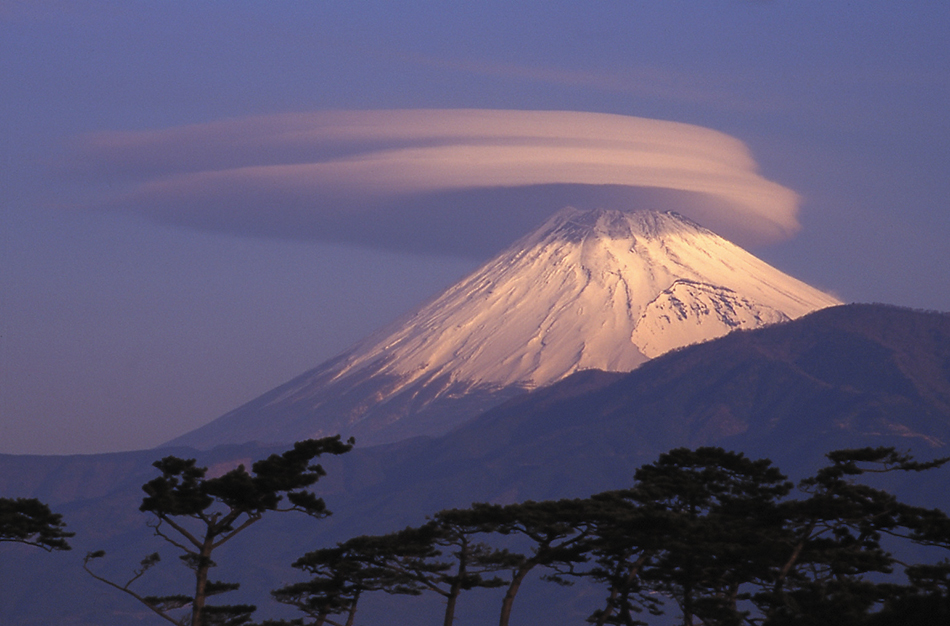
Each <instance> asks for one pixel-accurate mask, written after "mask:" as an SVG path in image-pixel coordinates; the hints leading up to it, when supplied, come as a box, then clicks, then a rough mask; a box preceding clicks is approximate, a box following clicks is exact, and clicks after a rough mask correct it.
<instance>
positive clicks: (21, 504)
mask: <svg viewBox="0 0 950 626" xmlns="http://www.w3.org/2000/svg"><path fill="white" fill-rule="evenodd" d="M65 527H66V524H64V523H63V516H62V515H60V514H58V513H53V512H52V511H50V508H49V506H47V505H46V504H44V503H42V502H40V501H39V500H37V499H35V498H15V499H14V498H0V542H13V543H22V544H25V545H28V546H34V547H37V548H42V549H44V550H46V551H47V552H51V551H53V550H70V549H71V547H70V545H69V543H68V542H67V541H66V539H68V538H69V537H72V536H74V535H75V533H71V532H66V531H65V530H64V529H65Z"/></svg>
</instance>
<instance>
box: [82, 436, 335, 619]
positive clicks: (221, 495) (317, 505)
mask: <svg viewBox="0 0 950 626" xmlns="http://www.w3.org/2000/svg"><path fill="white" fill-rule="evenodd" d="M352 445H353V441H352V439H351V440H350V441H349V442H347V443H343V442H342V441H340V437H339V436H336V437H327V438H324V439H309V440H306V441H300V442H297V443H295V444H294V447H293V449H291V450H288V451H287V452H284V453H283V454H280V455H278V454H273V455H271V456H269V457H268V458H266V459H263V460H260V461H257V462H256V463H254V464H253V465H252V466H251V473H248V472H247V470H245V468H244V466H243V465H240V466H238V467H237V468H235V469H233V470H231V471H229V472H227V473H226V474H224V475H222V476H219V477H217V478H206V477H205V474H206V473H207V468H204V467H198V466H197V465H196V461H195V459H180V458H177V457H174V456H168V457H165V458H163V459H161V460H160V461H156V462H155V463H154V464H153V465H154V466H155V467H156V468H157V469H158V470H159V471H160V472H161V476H159V477H158V478H155V479H153V480H151V481H149V482H148V483H146V484H145V485H144V486H143V487H142V490H143V491H144V492H145V494H146V497H145V498H144V499H143V500H142V506H141V507H139V509H140V510H141V511H144V512H147V513H150V514H151V515H152V521H151V522H150V523H149V526H150V527H151V528H152V529H153V531H154V533H155V535H156V536H158V537H161V538H162V539H164V540H165V541H166V542H167V543H169V544H171V545H172V546H174V547H175V548H176V549H177V550H178V551H179V552H180V553H181V554H180V556H179V558H180V559H181V560H182V562H183V563H184V564H185V565H186V566H187V567H188V568H189V569H191V570H192V573H193V576H194V581H195V585H194V590H193V592H192V593H191V594H183V593H177V594H172V595H166V596H143V595H141V594H139V593H137V592H136V591H134V590H133V589H132V588H131V585H132V584H133V583H134V582H135V581H137V580H138V579H139V578H141V577H142V576H143V575H144V574H145V573H146V572H147V571H148V570H149V569H151V568H152V567H154V566H155V565H157V564H158V562H159V561H160V557H159V554H158V553H154V554H152V555H149V556H147V557H146V558H145V559H143V560H142V562H141V563H140V564H139V568H138V569H136V570H135V571H134V573H133V575H132V576H131V577H130V578H129V579H128V580H127V581H126V582H125V583H124V584H120V583H117V582H114V581H111V580H108V579H107V578H105V577H103V576H100V575H98V574H96V573H95V572H93V570H92V569H90V566H89V565H90V562H91V561H93V560H95V559H99V558H102V557H103V556H105V552H103V551H101V550H99V551H96V552H90V553H89V554H87V555H86V557H85V559H84V561H83V567H84V568H85V569H86V571H87V572H88V573H89V574H90V575H91V576H92V577H93V578H95V579H96V580H99V581H102V582H103V583H105V584H107V585H109V586H111V587H113V588H115V589H118V590H120V591H122V592H124V593H126V594H128V595H130V596H132V597H133V598H135V599H136V600H138V601H139V602H141V603H142V604H144V605H145V606H146V607H148V608H149V609H150V610H152V611H153V612H154V613H156V614H157V615H159V616H161V617H162V618H164V619H165V620H166V621H169V622H171V623H172V624H176V625H178V626H186V625H190V626H239V625H241V624H246V623H247V622H248V621H249V620H250V615H251V613H253V612H254V610H255V607H254V606H251V605H221V606H219V605H208V604H207V600H208V598H209V597H212V596H215V595H218V594H221V593H225V592H227V591H233V590H235V589H237V588H238V587H239V585H238V584H237V583H227V582H218V581H212V580H210V579H209V572H210V570H211V568H213V567H215V566H216V564H215V562H214V561H213V560H212V556H213V554H214V551H215V550H217V549H218V548H220V547H221V546H222V545H224V544H225V543H227V542H228V541H230V540H231V539H233V538H234V537H235V536H236V535H238V534H239V533H241V532H243V531H245V530H246V529H248V528H249V527H250V526H252V525H253V524H255V523H257V522H258V521H260V520H261V518H262V517H263V515H264V514H265V513H267V512H286V511H299V512H302V513H305V514H307V515H310V516H312V517H315V518H318V519H319V518H323V517H326V516H327V515H329V514H330V512H329V511H328V510H327V509H326V505H325V504H324V502H323V500H322V499H320V498H318V497H316V495H314V494H313V493H312V492H310V491H307V490H306V488H307V487H309V486H310V485H312V484H314V483H315V482H317V480H319V479H320V478H321V477H322V476H325V475H326V472H325V471H324V470H323V468H322V467H321V466H320V465H312V464H311V462H312V461H313V459H314V458H315V457H318V456H320V455H321V454H343V453H345V452H348V451H349V450H350V449H351V448H352ZM185 608H189V609H190V610H189V611H188V612H187V614H186V615H182V616H179V617H175V616H174V615H175V614H176V612H177V611H178V610H179V609H185Z"/></svg>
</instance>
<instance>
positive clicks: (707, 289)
mask: <svg viewBox="0 0 950 626" xmlns="http://www.w3.org/2000/svg"><path fill="white" fill-rule="evenodd" d="M835 304H839V302H838V300H836V299H835V298H834V297H832V296H830V295H828V294H825V293H823V292H821V291H819V290H817V289H815V288H813V287H810V286H809V285H806V284H805V283H803V282H801V281H799V280H797V279H795V278H792V277H790V276H788V275H786V274H784V273H782V272H780V271H779V270H777V269H775V268H773V267H772V266H770V265H768V264H767V263H765V262H764V261H762V260H760V259H758V258H756V257H755V256H753V255H752V254H750V253H748V252H746V251H745V250H743V249H742V248H740V247H738V246H736V245H734V244H732V243H730V242H729V241H726V240H725V239H723V238H722V237H720V236H718V235H716V234H715V233H713V232H712V231H709V230H707V229H705V228H703V227H702V226H699V225H698V224H696V223H694V222H692V221H690V220H688V219H687V218H684V217H682V216H681V215H678V214H676V213H672V212H666V213H657V212H649V211H639V212H621V211H614V210H603V209H597V210H578V209H573V208H567V209H564V210H562V211H560V212H558V213H557V214H555V215H554V216H552V217H551V218H550V219H548V220H547V221H546V222H545V223H544V224H542V225H541V227H540V228H538V229H537V230H535V231H534V232H532V233H530V234H528V235H527V236H525V237H523V238H522V239H520V240H519V241H517V242H516V243H514V244H513V245H512V246H511V247H510V248H508V249H507V250H505V251H504V252H502V253H501V254H499V255H498V256H496V257H495V258H494V259H491V260H490V261H488V262H487V263H485V264H484V265H483V266H481V267H480V268H479V269H477V270H476V271H475V272H474V273H472V274H471V275H470V276H468V277H467V278H464V279H463V280H461V281H460V282H459V283H457V284H456V285H454V286H452V287H450V288H449V289H447V290H446V291H445V292H443V293H442V294H441V295H439V296H438V297H436V298H435V299H433V300H432V301H430V302H429V303H427V304H425V305H423V306H422V307H420V308H419V309H418V310H416V311H415V312H413V313H411V314H410V315H408V316H406V317H404V318H403V319H401V320H399V321H397V322H396V323H394V324H392V325H390V326H389V327H387V328H384V329H382V330H381V331H379V332H377V333H375V334H373V335H371V336H369V337H367V338H366V339H364V340H363V341H361V342H359V343H358V344H357V345H356V346H354V347H353V348H352V349H350V350H349V351H347V352H345V353H343V354H341V355H339V356H337V357H336V358H333V359H331V360H330V361H327V362H325V363H324V364H322V365H320V366H318V367H316V368H315V369H313V370H310V371H309V372H306V373H304V374H302V375H301V376H299V377H297V378H295V379H293V380H291V381H289V382H288V383H285V384H284V385H282V386H280V387H278V388H276V389H274V390H272V391H270V392H267V393H265V394H264V395H262V396H260V397H259V398H257V399H255V400H252V401H251V402H249V403H247V404H245V405H243V406H241V407H239V408H237V409H235V410H233V411H231V412H230V413H227V414H226V415H224V416H222V417H220V418H218V419H217V420H215V421H213V422H211V423H210V424H207V425H205V426H203V427H201V428H198V429H197V430H195V431H192V432H191V433H188V434H186V435H184V436H182V437H179V438H178V439H176V440H174V441H172V442H170V443H171V444H178V445H189V446H193V447H198V448H208V447H212V446H215V445H219V444H223V443H243V442H247V441H262V442H290V441H295V440H298V439H303V438H308V437H318V436H326V435H331V434H337V433H342V434H343V435H344V436H350V435H354V436H356V437H357V440H358V441H359V442H360V443H361V444H364V445H365V444H377V443H385V442H392V441H397V440H400V439H403V438H407V437H411V436H416V435H438V434H442V433H444V432H447V431H448V430H451V429H452V428H453V427H455V426H457V425H458V424H460V423H462V422H464V421H466V420H467V419H470V418H471V417H474V416H475V415H477V414H478V413H480V412H482V411H484V410H486V409H488V408H490V407H491V406H494V405H497V404H499V403H500V402H502V401H503V400H505V399H507V398H510V397H512V396H514V395H517V394H519V393H522V392H524V391H525V390H527V389H532V388H535V387H539V386H543V385H547V384H549V383H552V382H555V381H557V380H560V379H562V378H564V377H565V376H568V375H570V374H572V373H574V372H576V371H579V370H584V369H600V370H607V371H629V370H632V369H634V368H636V367H637V366H638V365H640V364H642V363H643V362H645V361H647V360H648V359H651V358H654V357H657V356H659V355H661V354H664V353H666V352H668V351H670V350H672V349H674V348H678V347H682V346H685V345H689V344H692V343H697V342H700V341H706V340H709V339H714V338H716V337H720V336H722V335H725V334H726V333H728V332H730V331H731V330H734V329H738V328H745V329H751V328H758V327H761V326H765V325H768V324H774V323H778V322H783V321H788V320H790V319H794V318H797V317H800V316H802V315H804V314H806V313H809V312H811V311H814V310H817V309H820V308H824V307H828V306H832V305H835Z"/></svg>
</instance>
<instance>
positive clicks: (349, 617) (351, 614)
mask: <svg viewBox="0 0 950 626" xmlns="http://www.w3.org/2000/svg"><path fill="white" fill-rule="evenodd" d="M359 601H360V592H359V591H357V592H356V594H355V595H354V596H353V604H351V605H350V610H349V611H348V612H347V614H346V626H353V622H354V621H355V620H356V605H357V603H359Z"/></svg>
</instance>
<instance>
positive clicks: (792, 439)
mask: <svg viewBox="0 0 950 626" xmlns="http://www.w3.org/2000/svg"><path fill="white" fill-rule="evenodd" d="M702 445H715V446H721V447H723V448H725V449H729V450H737V451H742V452H744V453H745V454H746V455H748V456H750V457H755V458H760V457H768V458H771V459H773V460H774V461H775V462H776V464H777V465H778V466H780V467H781V468H782V469H783V470H785V471H786V472H787V473H788V474H789V475H790V476H791V477H792V478H793V479H798V478H801V477H803V476H805V475H807V474H809V473H811V472H813V471H814V470H815V469H816V468H817V467H819V466H820V465H821V463H822V461H823V454H824V453H825V452H827V451H829V450H832V449H839V448H846V447H852V448H853V447H864V446H883V445H889V446H894V447H895V448H897V449H898V450H906V449H911V450H913V452H914V453H915V455H916V456H918V458H921V459H930V458H934V457H938V456H946V455H947V454H948V452H947V451H948V449H950V315H947V314H941V313H927V312H917V311H909V310H906V309H900V308H896V307H890V306H881V305H849V306H842V307H834V308H831V309H825V310H822V311H819V312H816V313H814V314H812V315H809V316H806V317H804V318H801V319H799V320H796V321H794V322H790V323H787V324H783V325H779V326H773V327H769V328H765V329H761V330H757V331H749V332H737V333H733V334H731V335H729V336H727V337H724V338H722V339H719V340H716V341H713V342H709V343H706V344H701V345H697V346H691V347H688V348H684V349H682V350H679V351H676V352H674V353H671V354H668V355H665V356H663V357H661V358H658V359H655V360H653V361H651V362H649V363H647V364H645V365H644V366H642V367H640V368H639V369H637V370H635V371H634V372H631V373H629V374H613V373H604V372H596V371H588V372H581V373H578V374H576V375H574V376H571V377H569V378H567V379H565V380H563V381H561V382H560V383H558V384H556V385H553V386H551V387H547V388H544V389H539V390H537V391H535V392H533V393H530V394H526V395H524V396H521V397H519V398H515V399H513V400H510V401H509V402H508V403H506V404H504V405H502V406H499V407H497V408H495V409H493V410H491V411H489V412H488V413H485V414H483V415H481V416H479V417H478V418H476V419H474V420H472V421H471V422H469V423H467V424H465V425H464V426H462V427H461V428H458V429H456V430H455V431H453V432H451V433H448V434H447V435H444V436H442V437H439V438H436V439H427V438H416V439H410V440H406V441H402V442H399V443H396V444H392V445H388V446H380V447H376V448H365V449H361V448H360V447H359V442H358V441H357V447H356V448H355V449H354V450H353V452H351V453H349V454H348V455H346V457H343V458H339V459H330V460H328V461H327V462H326V463H324V466H325V467H326V469H327V473H328V475H327V476H326V478H325V479H324V480H322V481H321V483H320V485H319V489H318V490H317V492H318V494H319V495H321V496H322V497H323V498H324V499H325V500H326V502H327V506H328V507H329V508H330V509H331V510H332V511H333V513H334V515H333V516H331V517H330V518H328V519H326V520H324V521H322V522H320V524H319V527H314V526H307V525H306V524H305V523H303V522H297V521H294V522H286V523H285V522H281V523H280V524H277V525H273V526H268V527H266V528H262V529H261V531H262V534H258V535H256V538H255V539H252V540H249V541H248V542H246V543H245V544H241V543H239V542H238V541H239V540H236V544H235V545H234V546H229V550H231V552H229V553H228V554H226V555H224V558H223V561H224V562H227V563H232V564H233V566H234V567H237V568H238V570H239V571H240V572H241V574H242V576H241V578H243V579H242V581H241V582H242V583H243V587H242V588H243V590H244V591H246V592H247V593H248V594H253V593H256V594H257V595H258V596H259V597H258V598H256V600H257V602H256V603H257V604H259V605H260V606H261V607H262V611H266V610H268V606H269V605H268V604H267V602H265V601H260V596H266V595H267V592H268V591H269V590H270V589H272V588H274V587H275V586H277V585H278V584H283V583H286V582H287V581H288V580H290V579H291V578H292V577H293V573H292V570H291V568H290V563H291V562H292V561H293V560H294V559H295V558H297V557H298V556H299V555H300V554H301V552H302V551H303V550H312V549H316V548H319V547H321V546H330V545H333V543H334V542H336V541H341V540H344V539H346V538H348V537H351V536H354V535H356V534H364V533H384V532H391V531H393V530H397V529H399V528H402V527H404V526H406V525H408V524H418V523H421V522H422V521H423V520H424V517H425V516H426V515H428V514H432V513H434V512H436V511H438V510H441V509H445V508H452V507H466V506H468V505H470V504H471V503H472V502H475V501H481V502H494V503H501V504H507V503H513V502H519V501H524V500H529V499H531V500H544V499H553V498H563V497H586V496H589V495H591V494H593V493H596V492H599V491H604V490H608V489H622V488H625V487H628V486H629V484H630V481H631V479H632V476H633V474H634V472H635V471H636V469H637V468H638V467H639V466H641V465H642V464H644V463H649V462H651V461H653V460H655V459H656V457H657V456H658V455H659V454H660V453H662V452H665V451H667V450H670V449H673V448H676V447H681V446H688V447H698V446H702ZM277 449H279V447H266V448H265V447H261V446H255V445H253V444H247V445H242V446H228V447H222V448H218V449H215V450H211V451H207V452H201V453H197V452H195V451H189V450H182V449H169V450H149V451H139V452H133V453H123V454H109V455H89V456H70V457H35V456H11V455H5V456H0V495H2V496H5V497H36V498H39V499H40V500H43V501H45V502H47V503H49V504H50V505H52V506H53V508H54V510H55V511H56V512H58V513H62V514H63V518H64V520H65V522H66V524H67V526H68V529H69V530H70V531H74V532H76V537H75V538H74V539H72V540H71V541H70V542H71V543H72V544H73V546H74V550H73V551H72V552H71V553H67V554H51V555H46V554H41V555H33V554H29V553H24V552H22V551H19V550H16V549H5V551H4V552H3V553H2V554H3V557H2V559H0V577H2V581H3V584H4V593H3V594H0V614H2V615H4V616H10V623H17V624H46V623H74V624H100V623H105V622H108V623H112V624H118V625H121V624H132V623H142V622H141V621H140V618H141V614H140V613H137V612H136V611H137V609H134V608H133V607H130V606H129V605H127V604H125V603H124V602H123V600H122V599H121V598H114V597H111V596H109V595H108V594H106V593H105V591H104V590H102V589H99V588H97V587H95V586H94V582H95V581H92V580H88V577H84V575H83V574H82V571H81V568H80V565H79V562H80V561H81V557H82V555H83V554H85V552H86V551H87V550H95V549H99V548H103V549H106V550H107V551H108V552H109V553H110V554H116V555H118V556H121V555H126V556H127V557H128V558H129V559H131V558H134V557H136V556H137V558H139V559H140V558H141V557H143V556H145V555H146V554H148V553H150V552H152V551H153V550H154V546H153V545H152V544H151V541H152V537H150V531H149V529H148V528H146V527H145V524H144V518H143V516H142V514H141V513H139V512H138V506H139V504H140V503H141V498H142V493H141V490H140V487H141V485H142V484H143V483H144V482H146V481H147V480H150V479H151V478H152V475H151V473H150V472H152V471H153V470H152V468H151V463H152V462H153V461H155V460H157V459H158V458H160V457H162V456H165V455H166V454H176V455H179V456H196V457H197V458H198V460H199V463H201V464H203V465H207V466H209V468H211V470H210V471H212V472H214V471H215V469H214V468H220V469H221V470H222V471H224V470H226V469H229V468H231V467H234V465H236V464H237V463H238V462H243V463H247V462H248V461H249V460H251V459H255V458H261V457H262V456H265V455H266V454H270V453H271V452H273V451H276V450H277ZM888 486H889V488H892V489H894V490H896V491H899V492H901V493H902V494H903V495H906V496H907V497H908V499H909V500H910V501H914V502H916V503H919V504H922V505H930V506H939V507H941V508H943V509H944V510H947V509H948V508H950V496H948V495H947V494H950V481H948V480H947V479H946V472H942V473H940V474H933V475H929V476H926V477H921V479H920V480H915V481H913V482H906V481H905V482H901V481H891V482H890V483H889V484H888ZM265 537H266V540H265V539H264V538H265ZM262 542H263V543H262ZM49 567H55V568H56V570H57V578H58V580H57V581H55V583H54V581H52V580H50V579H49V577H48V576H47V575H46V574H47V570H48V568H49ZM555 593H558V594H559V595H560V596H561V597H565V596H564V592H559V591H557V590H555ZM41 599H42V600H43V601H40V600H41ZM534 601H538V602H541V605H539V606H545V602H546V601H545V600H543V598H542V599H532V597H530V596H527V597H525V598H524V603H523V604H521V605H520V606H521V607H522V609H523V607H526V606H531V603H532V602H534ZM519 602H522V601H521V600H519ZM367 611H368V612H367V615H368V616H371V615H372V612H371V607H370V608H368V609H367ZM554 614H555V615H560V613H558V612H557V611H555V613H554ZM577 614H578V615H580V614H582V612H579V613H577ZM103 615H108V618H106V619H104V618H103ZM264 615H266V613H264ZM565 615H566V613H565ZM66 616H68V619H67V618H66ZM532 616H533V617H532ZM550 616H551V613H545V611H543V610H540V609H539V610H538V611H530V612H524V613H518V612H517V611H516V612H515V614H514V615H513V616H512V623H513V624H517V623H551V622H550V620H549V619H548V618H550ZM546 619H547V620H548V621H547V622H545V620H546ZM368 623H369V622H368ZM420 623H429V622H428V621H425V620H423V621H420ZM564 623H567V622H564ZM579 623H580V622H579Z"/></svg>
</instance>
